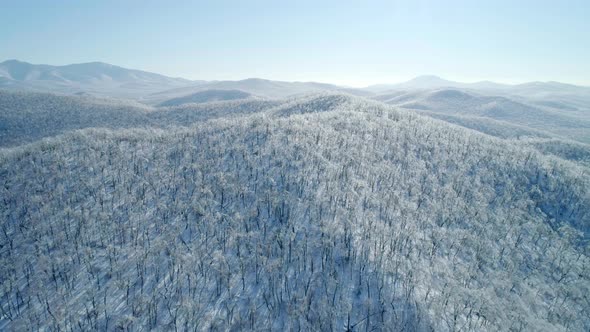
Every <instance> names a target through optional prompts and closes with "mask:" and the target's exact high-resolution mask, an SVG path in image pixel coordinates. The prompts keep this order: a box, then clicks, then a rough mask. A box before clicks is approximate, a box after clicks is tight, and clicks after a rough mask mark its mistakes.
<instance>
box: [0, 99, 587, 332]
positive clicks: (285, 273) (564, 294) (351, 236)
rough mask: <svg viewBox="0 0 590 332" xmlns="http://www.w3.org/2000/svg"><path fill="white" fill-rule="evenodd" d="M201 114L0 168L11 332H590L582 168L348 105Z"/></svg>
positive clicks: (204, 110)
mask: <svg viewBox="0 0 590 332" xmlns="http://www.w3.org/2000/svg"><path fill="white" fill-rule="evenodd" d="M20 96H21V97H22V95H20ZM54 98H74V99H67V100H68V101H74V100H78V99H76V98H78V97H54ZM203 105H204V106H198V105H192V106H180V107H178V108H163V109H160V111H158V112H159V113H158V114H154V112H155V111H153V110H142V112H143V113H141V112H139V111H138V109H137V107H135V106H129V105H128V106H125V107H123V108H121V109H120V110H119V111H120V112H119V114H118V116H119V118H118V119H119V120H117V123H119V124H121V123H126V124H125V126H122V127H123V128H121V126H113V127H112V128H118V129H96V128H87V129H82V130H77V131H71V130H65V129H64V130H63V131H60V133H61V134H60V135H58V136H55V137H50V138H45V139H43V140H38V141H36V142H34V143H30V144H25V145H19V146H17V147H13V148H5V149H3V150H1V152H0V179H1V180H0V181H1V182H2V186H1V187H0V192H1V194H0V196H1V197H2V200H1V205H0V216H1V218H2V222H1V226H2V232H1V234H0V245H1V247H0V269H1V270H0V278H1V279H0V283H1V288H0V292H1V293H0V299H1V306H0V310H1V311H0V329H2V330H28V329H33V330H35V329H49V330H142V329H161V330H172V329H175V330H208V329H212V330H226V329H231V330H256V331H259V330H267V329H271V330H283V329H289V330H305V331H308V330H344V329H349V330H353V331H364V330H390V331H413V330H418V331H422V330H439V331H447V330H448V331H450V330H537V331H556V330H577V331H583V330H588V329H589V328H590V319H589V317H590V302H589V297H588V296H589V295H588V294H590V260H589V258H588V230H589V227H588V222H589V218H590V195H589V188H590V177H589V176H588V169H587V168H586V167H585V166H584V165H581V164H577V163H574V162H572V161H567V160H564V159H561V158H558V157H554V156H551V155H546V154H543V153H541V151H539V150H537V149H535V148H534V147H533V146H530V145H527V144H520V143H517V142H512V141H510V140H504V139H500V138H495V137H491V136H488V135H484V134H481V133H478V132H475V131H472V130H468V129H464V128H461V127H458V126H454V125H450V124H447V123H445V122H442V121H440V120H435V119H430V118H427V117H424V116H420V115H416V114H415V113H411V112H409V111H403V110H397V109H395V108H394V107H392V106H387V105H385V104H382V103H380V102H375V101H368V100H366V99H363V98H358V97H351V96H346V95H316V96H309V97H299V98H292V99H289V100H286V101H272V102H269V101H261V100H255V101H248V100H247V101H243V102H236V101H231V102H217V103H210V104H203ZM248 105H249V106H248ZM253 105H257V106H256V107H254V106H253ZM32 109H34V108H32ZM231 109H235V110H237V111H236V112H234V113H231V112H229V110H231ZM239 110H242V111H239ZM31 112H34V111H33V110H31ZM56 112H57V114H58V115H56V116H59V109H56ZM126 112H128V113H126ZM127 114H130V115H129V116H131V118H132V119H135V120H134V121H129V122H125V121H121V120H120V119H127V118H128V117H127ZM137 114H140V115H141V119H140V120H141V121H140V120H138V118H137V116H138V115H137ZM144 116H145V118H149V119H151V121H153V122H158V121H160V122H162V121H164V122H166V123H168V124H173V121H172V120H171V119H176V120H177V122H176V123H175V124H174V126H173V127H170V126H168V127H166V129H165V130H162V129H158V126H155V127H156V128H154V126H148V125H145V123H144V122H143V121H144V119H145V118H144ZM33 118H34V117H33ZM162 119H166V120H162ZM105 121H106V120H105ZM133 123H136V124H137V123H141V126H134V125H133ZM78 124H79V123H78ZM179 125H180V126H179ZM84 127H86V126H75V128H74V129H76V128H84ZM88 127H92V126H88ZM106 127H109V126H106ZM137 127H141V128H137ZM68 128H69V127H68ZM159 128H163V127H161V126H160V127H159ZM2 130H8V129H6V128H4V129H2ZM32 134H33V135H38V134H39V132H38V131H37V132H35V133H32ZM47 135H49V136H52V135H50V134H47ZM47 135H45V134H43V135H41V136H47ZM23 137H24V136H23ZM25 141H28V138H27V139H25Z"/></svg>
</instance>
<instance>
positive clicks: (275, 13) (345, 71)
mask: <svg viewBox="0 0 590 332" xmlns="http://www.w3.org/2000/svg"><path fill="white" fill-rule="evenodd" d="M0 12H1V13H3V15H2V20H0V45H1V47H0V61H3V60H7V59H18V60H22V61H27V62H32V63H45V64H53V65H62V64H69V63H82V62H91V61H102V62H107V63H111V64H115V65H119V66H123V67H129V68H135V69H142V70H147V71H152V72H157V73H161V74H165V75H169V76H180V77H185V78H189V79H205V80H214V79H216V80H226V79H232V80H233V79H243V78H248V77H261V78H267V79H276V80H288V81H295V80H298V81H321V82H330V83H337V84H346V85H351V86H364V85H369V84H375V83H387V82H389V83H392V82H399V81H403V80H407V79H410V78H412V77H415V76H418V75H425V74H433V75H438V76H441V77H444V78H447V79H452V80H458V81H466V82H469V81H479V80H492V81H498V82H506V83H518V82H525V81H549V80H555V81H562V82H568V83H574V84H582V85H590V60H589V59H590V37H589V35H590V19H589V18H590V1H588V0H581V1H568V0H564V1H555V0H553V1H546V0H537V1H530V0H520V1H507V0H496V1H467V0H464V1H458V0H448V1H447V0H445V1H442V0H440V1H437V0H417V1H346V0H329V1H321V0H316V1H308V0H297V1H281V0H277V1H227V0H217V1H149V0H143V1H138V0H126V1H122V0H102V1H84V0H81V1H74V0H61V1H50V0H45V1H42V0H37V1H29V0H0Z"/></svg>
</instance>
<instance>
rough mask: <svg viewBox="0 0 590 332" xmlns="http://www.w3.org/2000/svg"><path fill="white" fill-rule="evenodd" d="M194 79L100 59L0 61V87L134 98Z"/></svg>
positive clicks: (185, 83) (192, 82) (184, 83)
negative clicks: (38, 62)
mask: <svg viewBox="0 0 590 332" xmlns="http://www.w3.org/2000/svg"><path fill="white" fill-rule="evenodd" d="M197 83H198V82H194V81H190V80H186V79H183V78H172V77H167V76H164V75H160V74H154V73H149V72H146V71H141V70H134V69H127V68H123V67H118V66H113V65H110V64H107V63H102V62H90V63H81V64H72V65H66V66H50V65H35V64H30V63H27V62H22V61H17V60H8V61H4V62H2V63H0V87H1V88H7V89H19V90H33V91H43V92H57V93H65V94H83V93H89V94H94V95H105V96H114V97H128V98H137V97H139V96H142V95H144V94H146V93H150V92H156V91H161V90H164V89H172V88H176V87H181V86H187V85H190V84H197Z"/></svg>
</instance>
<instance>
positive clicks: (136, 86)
mask: <svg viewBox="0 0 590 332" xmlns="http://www.w3.org/2000/svg"><path fill="white" fill-rule="evenodd" d="M0 88H4V89H12V90H28V91H37V92H53V93H61V94H90V95H95V96H108V97H116V98H128V99H137V100H141V101H143V102H146V103H151V104H158V103H162V102H164V101H166V100H168V99H172V98H178V97H185V96H188V95H191V94H195V93H198V92H201V91H206V90H240V91H243V92H245V93H248V94H252V95H256V96H260V97H266V98H284V97H287V96H291V95H297V94H305V93H310V92H344V93H348V94H352V95H357V96H364V97H369V96H374V95H381V94H384V93H387V92H390V93H391V92H393V91H400V90H420V89H422V90H428V89H438V88H457V89H467V90H478V91H482V92H488V93H494V94H496V93H503V94H509V95H515V96H526V97H533V98H545V97H547V96H550V97H552V98H553V102H559V98H557V97H560V96H566V97H567V98H568V101H570V102H571V101H572V100H577V101H578V102H579V105H587V104H588V101H589V100H590V97H588V98H586V96H590V87H582V86H576V85H571V84H564V83H559V82H531V83H524V84H518V85H508V84H500V83H494V82H490V81H481V82H476V83H461V82H454V81H449V80H445V79H443V78H440V77H438V76H433V75H428V76H419V77H416V78H414V79H412V80H409V81H407V82H403V83H397V84H379V85H372V86H368V87H366V88H347V87H342V86H338V85H333V84H326V83H317V82H285V81H273V80H266V79H260V78H249V79H244V80H239V81H203V80H197V81H195V80H188V79H184V78H174V77H168V76H164V75H160V74H155V73H150V72H146V71H141V70H135V69H128V68H123V67H119V66H114V65H110V64H107V63H102V62H90V63H81V64H71V65H65V66H51V65H37V64H30V63H27V62H22V61H18V60H7V61H4V62H2V63H0ZM573 96H574V97H575V98H573V99H572V98H571V97H573ZM580 96H582V98H580ZM576 98H577V99H576Z"/></svg>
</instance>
